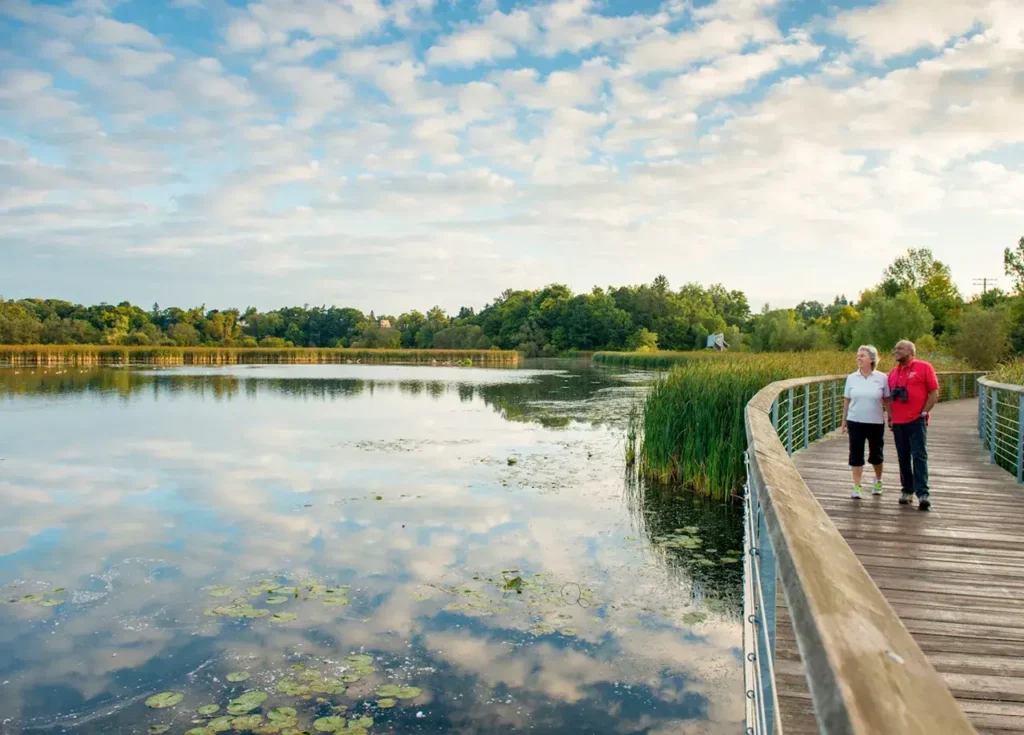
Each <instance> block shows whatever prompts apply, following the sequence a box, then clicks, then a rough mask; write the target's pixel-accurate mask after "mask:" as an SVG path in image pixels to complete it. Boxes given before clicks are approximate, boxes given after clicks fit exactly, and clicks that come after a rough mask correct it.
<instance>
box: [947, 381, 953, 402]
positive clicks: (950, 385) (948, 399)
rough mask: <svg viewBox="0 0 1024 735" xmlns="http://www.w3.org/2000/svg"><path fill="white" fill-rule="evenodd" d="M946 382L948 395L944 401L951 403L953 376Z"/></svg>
mask: <svg viewBox="0 0 1024 735" xmlns="http://www.w3.org/2000/svg"><path fill="white" fill-rule="evenodd" d="M946 382H947V383H949V395H948V396H946V400H947V401H952V400H953V376H952V375H950V376H949V379H948V380H947V381H946Z"/></svg>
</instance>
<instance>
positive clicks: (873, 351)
mask: <svg viewBox="0 0 1024 735" xmlns="http://www.w3.org/2000/svg"><path fill="white" fill-rule="evenodd" d="M861 350H864V351H865V352H866V353H868V359H869V360H871V367H875V366H876V365H878V348H877V347H875V346H874V345H861V346H860V347H858V348H857V352H860V351H861Z"/></svg>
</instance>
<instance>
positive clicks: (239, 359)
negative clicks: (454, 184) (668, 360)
mask: <svg viewBox="0 0 1024 735" xmlns="http://www.w3.org/2000/svg"><path fill="white" fill-rule="evenodd" d="M519 358H520V356H519V353H518V352H515V351H513V350H377V349H352V348H334V349H332V348H321V347H310V348H305V347H287V348H272V347H125V346H120V345H28V346H26V345H0V365H8V366H15V367H32V366H45V367H59V366H71V365H73V366H91V365H242V364H297V365H331V364H347V363H365V364H406V365H409V364H412V365H457V366H461V367H468V366H493V367H510V366H515V365H518V364H519Z"/></svg>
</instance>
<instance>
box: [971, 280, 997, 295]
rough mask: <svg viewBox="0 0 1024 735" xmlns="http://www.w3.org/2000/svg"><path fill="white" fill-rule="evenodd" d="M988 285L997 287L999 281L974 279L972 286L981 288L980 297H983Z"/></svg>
mask: <svg viewBox="0 0 1024 735" xmlns="http://www.w3.org/2000/svg"><path fill="white" fill-rule="evenodd" d="M989 284H991V285H992V286H997V285H998V284H999V279H998V278H975V279H974V285H975V286H981V294H982V296H984V295H985V294H987V293H988V287H989Z"/></svg>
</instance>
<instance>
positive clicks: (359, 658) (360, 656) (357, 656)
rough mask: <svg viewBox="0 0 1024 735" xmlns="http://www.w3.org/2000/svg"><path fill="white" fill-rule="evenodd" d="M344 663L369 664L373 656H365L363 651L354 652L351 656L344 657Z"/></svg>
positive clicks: (353, 664) (354, 664)
mask: <svg viewBox="0 0 1024 735" xmlns="http://www.w3.org/2000/svg"><path fill="white" fill-rule="evenodd" d="M345 663H347V664H351V665H352V666H369V665H370V664H372V663H373V656H367V655H366V654H365V653H354V654H352V655H351V656H346V657H345Z"/></svg>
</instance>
